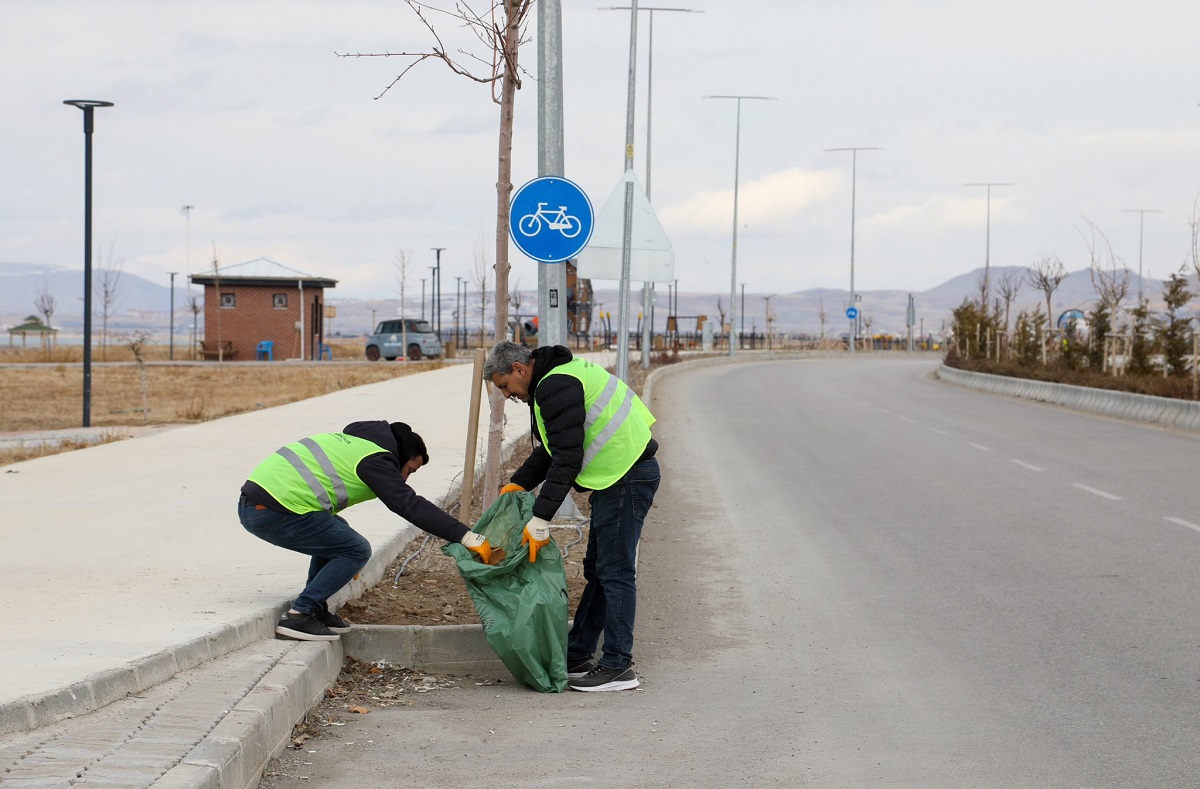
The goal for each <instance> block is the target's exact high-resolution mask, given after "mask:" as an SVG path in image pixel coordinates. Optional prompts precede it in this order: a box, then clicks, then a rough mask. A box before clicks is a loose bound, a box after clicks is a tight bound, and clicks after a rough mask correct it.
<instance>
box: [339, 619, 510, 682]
mask: <svg viewBox="0 0 1200 789" xmlns="http://www.w3.org/2000/svg"><path fill="white" fill-rule="evenodd" d="M342 646H343V649H344V650H345V652H346V654H347V655H349V656H350V657H353V658H356V659H357V660H361V661H363V662H364V663H391V664H394V665H398V666H405V667H407V668H418V669H421V670H422V671H429V672H432V673H444V674H456V673H464V672H479V671H489V672H490V671H505V668H504V664H503V663H502V662H500V659H499V658H498V657H496V653H495V651H493V650H492V646H491V644H489V643H488V640H487V636H486V635H485V634H484V632H483V626H482V625H434V626H430V627H422V626H402V625H355V626H354V629H353V630H351V631H350V632H349V633H347V634H345V635H344V636H342Z"/></svg>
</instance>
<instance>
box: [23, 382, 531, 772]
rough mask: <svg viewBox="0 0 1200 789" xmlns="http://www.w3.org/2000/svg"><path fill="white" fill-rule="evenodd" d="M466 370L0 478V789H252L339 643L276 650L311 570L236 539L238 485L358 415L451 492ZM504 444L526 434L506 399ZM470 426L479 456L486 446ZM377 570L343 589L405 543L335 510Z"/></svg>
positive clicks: (371, 513)
mask: <svg viewBox="0 0 1200 789" xmlns="http://www.w3.org/2000/svg"><path fill="white" fill-rule="evenodd" d="M471 372H472V368H471V365H470V364H459V365H452V366H447V367H444V368H441V369H438V370H432V371H429V372H426V373H420V374H417V375H410V376H405V377H402V378H397V379H394V380H391V381H386V382H383V383H378V384H371V385H368V386H361V387H355V388H353V389H348V390H345V391H342V392H337V393H334V394H330V395H326V396H323V397H318V398H314V399H311V400H306V401H303V402H299V403H293V404H290V405H286V406H281V407H278V408H272V409H266V410H262V411H258V412H255V413H247V414H240V415H237V416H232V417H227V418H224V419H220V420H215V421H212V422H206V423H203V424H198V425H190V426H183V427H176V428H173V429H168V430H163V431H160V432H156V433H153V434H150V435H145V436H142V437H139V438H135V439H129V440H125V441H119V442H115V443H110V444H103V445H100V446H95V447H89V448H87V449H82V450H77V451H74V452H68V453H64V454H60V455H53V456H50V457H44V458H39V459H36V460H31V461H27V462H24V463H18V464H14V465H11V466H7V467H5V468H4V469H2V470H0V500H3V502H4V512H3V516H0V578H3V579H4V587H5V591H6V595H7V597H8V603H9V605H8V612H9V618H8V624H9V627H7V628H6V629H5V632H4V634H3V635H2V636H0V640H2V641H3V648H2V649H0V783H3V784H5V786H6V787H7V786H9V785H11V786H13V787H33V786H37V787H42V786H46V787H49V786H67V785H72V786H74V785H95V786H121V787H132V786H151V785H154V786H196V787H202V786H212V787H217V786H221V787H225V786H253V785H255V784H256V783H257V780H258V778H257V776H258V775H259V774H260V773H261V769H262V764H263V763H265V759H266V758H269V756H270V753H271V751H272V750H273V749H275V748H277V747H279V746H280V745H281V744H282V740H280V739H279V738H280V737H283V738H286V736H287V733H288V732H289V731H290V729H291V726H292V724H293V723H294V722H295V721H296V720H298V719H299V717H300V716H302V715H303V714H304V712H305V711H306V710H307V709H308V707H309V706H310V705H311V704H312V703H314V702H315V701H316V699H317V698H319V695H320V693H321V692H322V691H323V690H324V687H325V686H326V684H328V683H329V682H330V681H332V679H333V678H335V677H336V676H337V673H338V671H339V670H340V667H341V658H342V649H341V645H340V643H339V642H332V643H322V644H315V643H299V642H291V641H277V640H275V639H274V624H275V621H276V619H277V617H278V615H279V613H280V612H281V611H282V610H283V609H284V607H285V606H286V605H287V604H288V602H289V601H290V600H291V598H292V597H293V596H294V595H295V594H296V593H297V592H298V591H299V589H300V588H301V586H302V585H303V580H304V577H305V574H306V570H307V565H308V558H307V557H305V556H302V555H299V554H292V553H289V552H287V551H283V550H280V549H278V548H275V547H273V546H271V545H268V544H266V543H264V542H261V541H259V540H256V539H254V538H253V537H251V536H250V535H248V534H247V533H246V532H245V531H244V530H243V529H242V527H241V525H240V524H239V523H238V520H237V516H236V511H235V507H236V501H237V496H238V489H239V488H240V486H241V484H242V482H243V481H244V479H245V477H246V475H247V474H248V473H249V471H250V470H251V469H252V468H253V467H254V466H255V464H257V463H258V462H259V461H260V460H262V458H264V457H266V456H267V455H268V454H270V453H271V452H273V451H275V450H276V449H278V448H279V446H281V445H282V444H284V443H287V442H290V441H294V440H296V439H297V438H300V437H302V436H305V435H308V434H311V433H317V432H323V431H330V430H339V429H341V428H342V427H343V426H344V425H346V424H348V423H350V422H354V421H358V420H363V419H385V420H389V421H397V420H399V421H405V422H408V423H409V424H410V425H412V426H413V428H414V429H415V430H416V431H417V432H418V433H420V434H421V435H422V436H423V437H424V439H425V441H426V444H427V445H428V449H429V454H430V464H429V465H428V466H427V467H425V468H423V469H421V470H420V471H419V472H418V473H416V474H414V475H413V477H412V478H411V479H410V480H409V482H410V483H411V484H412V486H413V487H414V488H415V489H416V490H417V491H418V492H419V493H421V494H422V495H424V496H425V497H427V498H429V499H431V500H433V501H435V502H437V503H440V504H441V503H445V504H448V503H450V502H449V501H444V500H445V499H446V498H447V496H448V494H454V492H455V491H457V489H458V485H459V482H460V480H461V474H462V470H463V465H464V458H465V455H466V440H467V439H466V435H467V429H466V426H467V421H468V417H469V413H470V411H469V398H470V377H471ZM506 416H507V429H506V436H505V440H506V443H511V442H515V441H518V440H520V439H521V438H522V437H523V436H524V435H525V434H527V432H528V424H529V420H528V410H527V407H526V406H525V405H524V404H522V403H508V404H507V405H506ZM486 425H487V402H486V399H485V400H484V401H483V404H482V408H481V414H480V440H479V444H478V450H477V452H478V455H477V459H478V460H480V461H482V459H483V451H484V442H485V441H486V438H485V437H486ZM348 519H349V520H350V522H351V524H352V525H353V526H354V527H355V529H357V530H358V531H359V532H360V533H362V534H363V535H364V536H366V537H367V538H368V539H369V540H370V541H371V544H372V547H373V550H374V551H375V556H373V557H372V560H371V564H370V565H368V568H367V570H365V571H364V573H363V578H362V580H361V581H358V582H355V585H352V587H348V588H347V589H345V590H343V591H342V593H340V599H339V598H335V602H340V601H341V599H344V598H347V597H351V596H355V595H357V594H359V593H360V592H361V591H362V589H363V588H365V587H367V586H370V585H373V584H374V583H375V582H376V581H378V580H379V578H380V577H381V576H382V574H383V572H384V570H385V569H386V567H387V565H388V564H389V563H390V561H391V560H392V559H393V558H394V557H395V556H396V555H397V554H398V553H399V552H400V550H401V549H402V548H403V546H404V545H405V544H406V543H407V542H408V541H409V540H410V539H411V538H412V537H413V536H414V535H415V534H419V533H420V532H418V531H417V530H416V529H414V528H413V527H412V526H411V525H408V524H407V523H405V522H403V521H401V520H400V519H399V518H398V517H396V516H395V515H394V514H392V513H391V512H390V511H388V510H387V509H386V508H385V507H383V506H382V505H381V504H379V503H378V502H368V503H365V504H361V505H359V506H357V507H355V508H354V509H352V510H350V511H349V513H348Z"/></svg>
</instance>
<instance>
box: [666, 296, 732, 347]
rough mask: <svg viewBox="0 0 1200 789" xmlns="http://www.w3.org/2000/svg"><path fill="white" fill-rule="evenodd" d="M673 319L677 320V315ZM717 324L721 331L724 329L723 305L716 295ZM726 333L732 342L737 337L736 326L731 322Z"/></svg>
mask: <svg viewBox="0 0 1200 789" xmlns="http://www.w3.org/2000/svg"><path fill="white" fill-rule="evenodd" d="M675 320H677V321H678V320H679V316H678V315H677V316H675ZM717 325H718V326H720V327H721V331H722V332H724V331H725V305H724V304H722V303H721V298H720V297H719V296H718V297H717ZM728 335H729V342H730V343H732V342H734V338H735V337H737V328H736V327H735V326H733V325H732V324H731V325H730V326H729V332H728Z"/></svg>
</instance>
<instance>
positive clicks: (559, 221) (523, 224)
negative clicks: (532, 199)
mask: <svg viewBox="0 0 1200 789" xmlns="http://www.w3.org/2000/svg"><path fill="white" fill-rule="evenodd" d="M543 222H545V223H546V227H548V228H549V229H551V230H557V231H558V232H560V233H562V234H563V236H564V237H566V238H575V236H577V235H579V231H581V230H583V223H582V222H580V221H579V219H578V217H574V216H571V215H570V214H568V213H567V207H566V206H565V205H560V206H559V207H558V210H557V211H547V210H546V204H545V203H538V204H537V211H535V212H533V213H532V214H526V215H525V216H523V217H521V219H520V220H519V221H518V222H517V230H519V231H521V233H522V234H523V235H526V236H536V235H537V234H538V233H540V232H542V223H543Z"/></svg>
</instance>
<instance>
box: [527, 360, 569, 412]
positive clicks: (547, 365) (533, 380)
mask: <svg viewBox="0 0 1200 789" xmlns="http://www.w3.org/2000/svg"><path fill="white" fill-rule="evenodd" d="M574 358H575V354H573V353H571V349H570V348H567V347H566V346H564V345H544V346H542V347H541V348H537V349H536V350H534V352H533V356H532V359H533V375H532V376H531V377H530V379H529V391H530V394H531V395H532V393H533V390H534V389H537V385H538V382H539V381H541V380H542V376H544V375H545V374H546V373H548V372H550V371H551V370H553V369H554V368H555V367H558V366H559V365H560V364H566V363H567V362H569V361H571V360H572V359H574ZM532 405H533V398H532V396H531V397H530V406H531V407H532Z"/></svg>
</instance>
